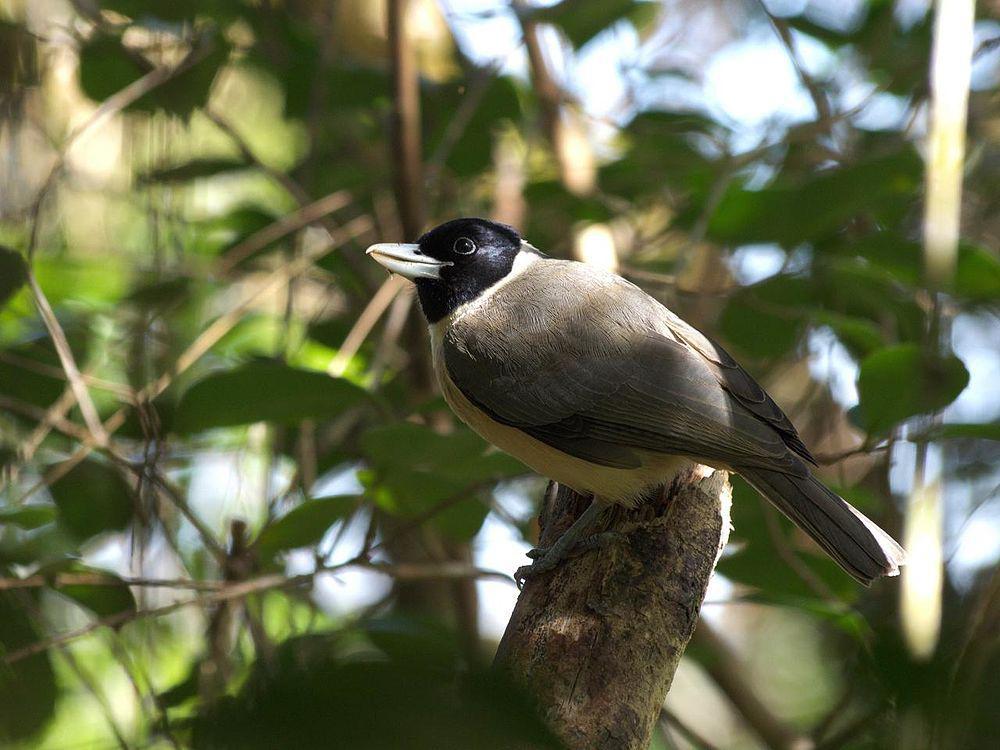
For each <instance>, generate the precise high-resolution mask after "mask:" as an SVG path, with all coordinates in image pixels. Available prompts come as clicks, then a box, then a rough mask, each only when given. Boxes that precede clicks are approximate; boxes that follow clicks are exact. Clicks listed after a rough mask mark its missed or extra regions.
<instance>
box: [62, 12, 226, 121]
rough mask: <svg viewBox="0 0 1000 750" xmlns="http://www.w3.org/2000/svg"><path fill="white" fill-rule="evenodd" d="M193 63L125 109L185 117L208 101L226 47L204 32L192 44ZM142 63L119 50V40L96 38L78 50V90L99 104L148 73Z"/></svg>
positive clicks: (149, 66)
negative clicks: (195, 56) (157, 111)
mask: <svg viewBox="0 0 1000 750" xmlns="http://www.w3.org/2000/svg"><path fill="white" fill-rule="evenodd" d="M194 49H195V50H196V52H195V54H196V55H197V56H198V57H197V59H196V60H195V61H194V62H192V63H191V65H190V66H189V67H187V68H185V69H184V70H182V71H181V72H179V73H177V74H175V75H174V76H173V77H171V78H170V79H169V80H167V81H166V83H163V84H162V85H160V86H157V87H156V88H155V89H153V90H152V91H150V93H148V94H146V95H145V96H143V97H141V98H140V99H138V100H137V101H135V102H134V103H133V104H131V105H130V106H129V107H128V109H131V110H139V111H144V112H152V111H155V110H160V109H162V110H166V111H168V112H171V113H173V114H176V115H179V116H181V117H189V116H190V115H191V113H192V112H193V111H194V110H195V109H196V108H198V107H200V106H202V105H203V104H204V103H205V101H206V100H207V99H208V93H209V90H210V89H211V87H212V83H213V82H214V81H215V76H216V73H217V72H218V70H219V68H220V67H221V66H222V65H223V64H224V63H225V62H226V61H227V60H228V58H229V47H228V45H227V44H226V41H225V39H224V38H223V37H222V35H221V34H219V33H218V32H217V31H215V30H213V29H207V30H206V31H204V32H203V33H202V34H201V35H200V36H199V37H198V38H197V39H196V41H195V47H194ZM152 69H153V66H152V64H151V63H149V61H147V60H146V59H144V58H142V57H140V56H137V55H135V54H133V53H131V52H129V51H127V50H125V48H124V47H122V45H121V42H120V40H118V39H116V38H114V37H110V36H103V35H100V34H97V35H95V36H94V38H93V39H92V40H91V41H89V42H88V43H87V44H86V45H85V46H84V47H83V49H81V50H80V86H81V88H82V89H83V92H84V93H85V94H86V95H87V96H88V97H90V98H91V99H93V100H95V101H103V100H105V99H107V98H108V97H109V96H111V95H112V94H114V93H115V92H117V91H120V90H121V89H123V88H125V86H127V85H129V84H130V83H132V82H133V81H135V80H137V79H138V78H140V77H141V76H143V75H145V74H146V73H148V72H150V71H151V70H152Z"/></svg>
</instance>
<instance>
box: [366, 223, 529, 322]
mask: <svg viewBox="0 0 1000 750" xmlns="http://www.w3.org/2000/svg"><path fill="white" fill-rule="evenodd" d="M520 251H521V236H520V235H519V234H518V233H517V231H515V230H514V229H512V228H511V227H509V226H507V225H505V224H497V223H496V222H493V221H487V220H486V219H474V218H467V219H454V220H453V221H449V222H446V223H444V224H441V225H440V226H437V227H435V228H434V229H432V230H431V231H429V232H427V233H426V234H425V235H423V236H422V237H421V238H420V239H419V240H417V243H416V244H415V245H373V246H372V247H370V248H368V254H369V255H371V256H372V257H373V258H374V259H375V260H376V261H378V262H379V263H381V264H382V265H383V266H385V267H386V268H388V269H389V270H390V271H394V272H395V273H398V274H400V275H402V276H406V277H407V278H409V279H411V280H412V281H414V282H415V283H416V285H417V294H418V295H419V297H420V307H421V308H422V309H423V311H424V316H425V317H426V318H427V320H428V321H429V322H430V323H435V322H437V321H438V320H440V319H441V318H443V317H444V316H446V315H447V314H448V313H450V312H452V311H453V310H454V309H455V308H457V307H458V306H459V305H462V304H464V303H466V302H471V301H472V300H474V299H475V298H476V297H478V296H479V295H480V294H482V292H483V291H485V290H486V289H489V288H490V287H491V286H493V285H494V284H495V283H497V282H498V281H500V279H502V278H503V277H504V276H506V275H507V274H508V273H509V272H510V270H511V268H512V267H513V265H514V260H515V258H517V254H518V253H519V252H520Z"/></svg>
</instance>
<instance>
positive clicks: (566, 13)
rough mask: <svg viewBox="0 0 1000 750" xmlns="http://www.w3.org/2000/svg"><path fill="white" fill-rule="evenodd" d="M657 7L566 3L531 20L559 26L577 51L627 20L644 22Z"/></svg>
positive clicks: (620, 0)
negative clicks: (614, 25) (618, 23)
mask: <svg viewBox="0 0 1000 750" xmlns="http://www.w3.org/2000/svg"><path fill="white" fill-rule="evenodd" d="M649 6H653V9H655V7H656V4H655V3H649V2H637V1H636V0H562V2H560V3H556V4H555V5H553V6H550V7H548V8H540V9H538V10H535V11H533V12H532V14H531V16H532V18H534V19H535V20H538V21H546V22H548V23H554V24H556V25H557V26H559V27H560V28H561V29H562V30H563V31H564V32H565V33H566V38H567V39H569V40H570V42H571V43H572V44H573V46H574V47H576V48H577V49H579V48H580V47H582V46H583V45H584V44H586V43H587V42H589V41H590V40H591V39H593V38H594V37H595V36H597V35H598V34H599V33H601V32H602V31H604V30H605V29H606V28H608V27H609V26H611V25H612V24H614V23H615V22H616V21H620V20H622V19H623V18H630V19H635V20H637V21H640V22H641V21H643V20H645V18H646V17H647V16H648V14H649V13H650V12H655V10H651V9H650V8H649Z"/></svg>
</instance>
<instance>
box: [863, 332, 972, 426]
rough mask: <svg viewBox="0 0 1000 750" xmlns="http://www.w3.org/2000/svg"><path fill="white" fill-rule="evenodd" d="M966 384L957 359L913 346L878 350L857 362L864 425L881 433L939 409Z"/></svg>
mask: <svg viewBox="0 0 1000 750" xmlns="http://www.w3.org/2000/svg"><path fill="white" fill-rule="evenodd" d="M968 384H969V371H968V370H967V369H965V365H964V364H963V363H962V360H960V359H959V358H958V357H955V356H949V357H945V358H943V359H938V358H934V357H931V356H929V355H928V354H927V353H926V352H924V351H923V349H922V348H921V347H920V346H918V345H917V344H899V345H896V346H889V347H886V348H884V349H881V350H879V351H877V352H875V353H874V354H872V355H871V356H869V357H868V358H866V359H865V360H864V361H863V362H862V363H861V371H860V373H859V375H858V394H859V396H860V399H861V404H860V406H861V414H862V418H863V421H864V424H865V425H866V426H867V428H868V430H869V431H870V432H873V433H881V432H885V431H886V430H888V429H890V428H891V427H893V426H894V425H895V424H896V423H897V422H901V421H902V420H904V419H907V418H909V417H912V416H915V415H917V414H926V413H928V412H932V411H937V410H938V409H942V408H944V407H945V406H947V405H948V404H950V403H951V402H952V401H954V400H955V399H956V398H957V397H958V394H959V393H961V392H962V391H963V390H964V389H965V386H966V385H968Z"/></svg>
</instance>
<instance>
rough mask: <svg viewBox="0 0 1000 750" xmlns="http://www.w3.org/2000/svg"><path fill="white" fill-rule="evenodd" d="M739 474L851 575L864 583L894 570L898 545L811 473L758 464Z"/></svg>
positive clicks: (901, 556) (902, 556)
mask: <svg viewBox="0 0 1000 750" xmlns="http://www.w3.org/2000/svg"><path fill="white" fill-rule="evenodd" d="M740 474H741V475H742V476H743V478H744V479H746V480H747V482H749V483H750V484H751V485H752V486H753V487H754V489H756V490H757V491H758V492H759V493H760V494H762V495H763V496H764V497H766V498H767V499H768V500H770V501H771V502H772V503H774V505H775V506H777V508H778V510H780V511H781V512H782V513H784V514H785V515H786V516H788V517H789V518H790V519H791V520H792V521H794V522H795V524H796V525H797V526H798V527H799V528H801V529H802V530H803V531H805V532H806V533H807V534H808V535H809V536H811V537H812V538H813V539H814V540H815V541H816V543H817V544H818V545H819V546H820V547H822V548H823V549H824V550H826V552H827V554H829V555H830V557H832V558H833V559H834V560H836V561H837V564H839V565H840V567H842V568H843V569H844V570H845V571H847V572H848V573H849V574H850V575H851V576H852V577H854V578H855V579H856V580H858V581H860V582H861V583H863V584H865V585H866V586H868V585H870V584H871V582H872V581H874V580H875V579H876V578H879V577H880V576H895V575H899V566H900V565H903V564H904V562H905V561H906V553H905V552H904V551H903V548H902V547H900V546H899V544H898V543H897V542H896V540H895V539H893V538H892V537H891V536H889V535H888V534H887V533H885V532H884V531H882V529H880V528H879V527H878V526H877V525H875V523H874V522H873V521H871V520H869V519H868V518H865V516H864V515H863V514H862V513H861V511H859V510H857V509H856V508H854V506H852V505H851V504H850V503H848V502H847V501H846V500H844V499H843V498H841V497H840V496H839V495H837V494H836V493H835V492H833V491H832V490H830V489H828V488H827V487H825V486H824V485H823V483H822V482H820V481H819V480H818V479H816V478H815V477H813V476H811V475H809V476H806V477H797V476H793V475H791V474H783V473H781V472H778V471H768V470H767V469H757V468H754V469H748V470H746V471H740Z"/></svg>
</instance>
